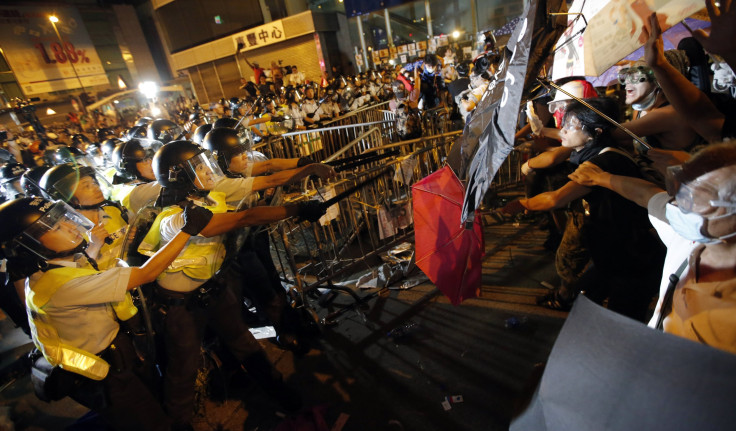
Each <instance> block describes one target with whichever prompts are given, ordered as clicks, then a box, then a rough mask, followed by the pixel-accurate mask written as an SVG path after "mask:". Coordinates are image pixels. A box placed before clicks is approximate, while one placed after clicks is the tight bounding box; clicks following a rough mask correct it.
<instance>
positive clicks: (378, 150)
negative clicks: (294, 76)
mask: <svg viewBox="0 0 736 431" xmlns="http://www.w3.org/2000/svg"><path fill="white" fill-rule="evenodd" d="M461 133H462V131H459V130H458V131H453V132H448V133H442V134H437V135H432V136H425V137H421V138H417V139H413V140H407V141H402V142H397V143H390V142H387V140H386V138H385V137H384V136H382V135H381V133H380V130H379V129H378V128H377V127H374V128H372V129H370V130H367V131H366V132H364V133H363V134H362V135H360V136H358V137H357V138H356V139H355V140H354V141H352V142H351V143H349V145H347V146H345V147H344V148H343V149H342V150H340V151H338V152H336V153H334V154H332V155H331V156H330V157H329V158H327V159H326V160H324V161H326V162H333V161H336V160H340V159H348V158H350V157H354V156H356V155H363V156H365V155H366V154H370V153H375V154H376V155H381V154H387V153H388V152H389V151H396V150H399V154H395V155H391V157H390V158H386V159H383V160H380V161H375V162H371V163H369V164H367V165H364V166H361V168H360V169H359V170H356V171H354V172H351V173H342V174H341V176H342V177H341V178H340V179H339V180H338V181H334V182H332V183H329V184H322V183H321V182H320V183H318V184H314V183H312V188H311V191H310V192H307V193H305V194H302V195H299V196H297V197H296V199H297V200H298V199H304V198H314V197H315V196H320V197H321V198H322V199H323V200H328V199H330V198H331V197H333V196H335V195H336V194H339V193H340V192H342V191H344V190H346V189H348V188H351V187H353V186H355V185H356V184H359V183H361V182H363V181H364V180H365V179H367V178H375V181H374V182H372V183H370V184H366V185H364V186H363V187H361V188H360V189H359V190H357V191H356V192H355V193H353V194H352V195H351V196H350V197H348V198H345V199H343V200H341V201H339V202H338V203H337V204H335V205H333V206H332V207H331V208H330V209H329V210H328V213H327V215H326V216H325V217H323V218H322V219H321V220H320V222H319V223H312V224H310V225H306V224H300V223H296V222H294V221H293V220H286V221H282V222H280V223H278V224H277V225H276V227H275V228H274V229H272V231H271V234H272V244H273V245H274V247H273V249H272V252H273V253H275V255H276V256H277V258H276V259H275V261H276V262H278V263H280V265H278V266H279V271H280V272H281V277H282V279H284V280H287V281H288V282H289V283H291V284H293V285H295V286H297V289H296V292H297V293H298V294H301V295H305V294H307V293H309V292H311V291H314V290H315V289H317V288H328V289H337V290H341V291H346V292H348V293H350V294H351V295H352V296H353V298H354V299H355V300H356V304H357V303H358V302H360V301H362V299H361V297H360V296H358V295H357V294H356V293H355V292H354V291H353V290H352V289H351V288H349V287H345V286H342V285H341V284H340V283H341V282H343V281H344V280H346V279H348V278H350V276H353V275H354V274H355V273H357V272H359V271H361V270H365V269H375V268H377V267H378V266H379V265H380V264H381V263H382V260H381V259H380V257H381V255H382V254H384V253H386V252H387V251H389V250H390V249H392V248H394V247H396V246H397V245H398V244H400V243H402V242H407V241H410V242H411V241H412V239H413V234H414V223H413V213H412V211H413V210H412V195H411V185H412V184H413V183H414V182H416V181H418V180H420V179H421V178H424V177H426V176H427V175H429V174H431V173H433V172H434V171H436V170H438V169H439V168H441V167H442V166H444V164H445V162H446V159H447V156H448V154H449V151H450V148H451V146H452V144H453V142H454V141H455V139H456V138H457V137H458V136H459V135H460V134H461ZM382 142H383V143H382ZM521 161H522V157H521V154H520V153H519V152H517V151H512V153H511V154H510V155H509V157H508V158H507V159H506V161H505V162H504V164H503V165H502V166H501V168H500V169H499V172H498V174H497V175H496V177H495V178H494V180H493V182H492V184H491V188H490V189H491V191H492V192H493V191H499V190H502V189H504V188H508V187H511V186H516V185H518V184H519V183H520V182H521V169H520V166H521ZM292 200H293V199H292ZM302 299H303V300H305V298H302Z"/></svg>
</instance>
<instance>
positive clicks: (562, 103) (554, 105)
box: [547, 99, 572, 114]
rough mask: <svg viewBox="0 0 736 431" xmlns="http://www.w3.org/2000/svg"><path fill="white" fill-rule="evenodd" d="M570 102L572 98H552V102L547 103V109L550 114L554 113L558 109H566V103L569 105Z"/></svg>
mask: <svg viewBox="0 0 736 431" xmlns="http://www.w3.org/2000/svg"><path fill="white" fill-rule="evenodd" d="M571 102H572V99H569V100H554V101H552V102H549V103H548V104H547V109H548V110H549V113H550V114H554V113H555V112H557V111H558V110H562V111H564V110H565V109H567V105H569V104H570V103H571Z"/></svg>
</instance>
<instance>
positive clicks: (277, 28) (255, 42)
mask: <svg viewBox="0 0 736 431" xmlns="http://www.w3.org/2000/svg"><path fill="white" fill-rule="evenodd" d="M284 40H286V35H285V34H284V25H283V23H282V22H281V21H280V20H279V21H273V22H269V23H268V24H264V25H261V26H258V27H255V28H251V29H248V30H245V31H241V32H240V33H237V34H235V35H233V42H234V43H235V46H236V47H237V46H238V44H242V45H241V49H240V52H243V51H249V50H251V49H256V48H262V47H264V46H267V45H271V44H274V43H278V42H282V41H284Z"/></svg>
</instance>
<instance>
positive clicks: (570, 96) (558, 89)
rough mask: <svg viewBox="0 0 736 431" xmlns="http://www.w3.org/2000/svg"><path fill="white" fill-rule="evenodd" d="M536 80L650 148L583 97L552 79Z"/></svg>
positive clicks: (648, 148)
mask: <svg viewBox="0 0 736 431" xmlns="http://www.w3.org/2000/svg"><path fill="white" fill-rule="evenodd" d="M537 81H539V83H540V84H542V86H544V87H545V88H547V89H549V87H547V86H548V85H549V86H550V87H552V88H554V89H556V90H557V91H561V92H562V94H564V95H566V96H568V97H569V98H571V99H574V100H577V101H578V102H580V103H582V104H583V106H585V107H586V108H588V109H590V110H591V111H593V112H595V113H596V114H598V115H600V116H601V117H603V118H604V119H605V120H606V121H608V122H609V123H611V124H613V125H614V126H616V127H618V128H619V129H621V130H623V131H624V133H626V134H627V135H629V136H630V137H631V138H632V139H633V140H635V141H636V142H638V143H640V144H641V145H642V146H643V147H644V148H646V149H647V151H649V150H651V149H652V146H651V145H649V144H647V143H646V142H644V141H643V140H642V139H641V138H640V137H638V136H636V134H634V132H632V131H631V130H629V129H627V128H626V127H624V126H622V125H621V124H620V123H619V122H618V121H616V120H614V119H613V118H611V117H609V116H608V115H606V114H604V113H602V112H601V111H599V110H597V109H596V108H594V107H593V106H592V105H591V104H590V103H588V102H586V101H585V100H583V99H581V98H579V97H577V96H575V95H572V94H570V93H569V92H567V91H566V90H564V89H563V88H562V87H560V86H559V85H557V84H555V83H554V82H552V81H550V80H548V79H541V78H537Z"/></svg>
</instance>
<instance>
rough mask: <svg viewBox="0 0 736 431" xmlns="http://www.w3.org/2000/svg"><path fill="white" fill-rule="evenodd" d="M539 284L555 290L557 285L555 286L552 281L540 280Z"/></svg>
mask: <svg viewBox="0 0 736 431" xmlns="http://www.w3.org/2000/svg"><path fill="white" fill-rule="evenodd" d="M539 284H541V285H542V286H544V287H546V288H547V289H549V290H553V289H554V288H555V287H554V286H553V285H552V283H550V282H548V281H540V282H539Z"/></svg>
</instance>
